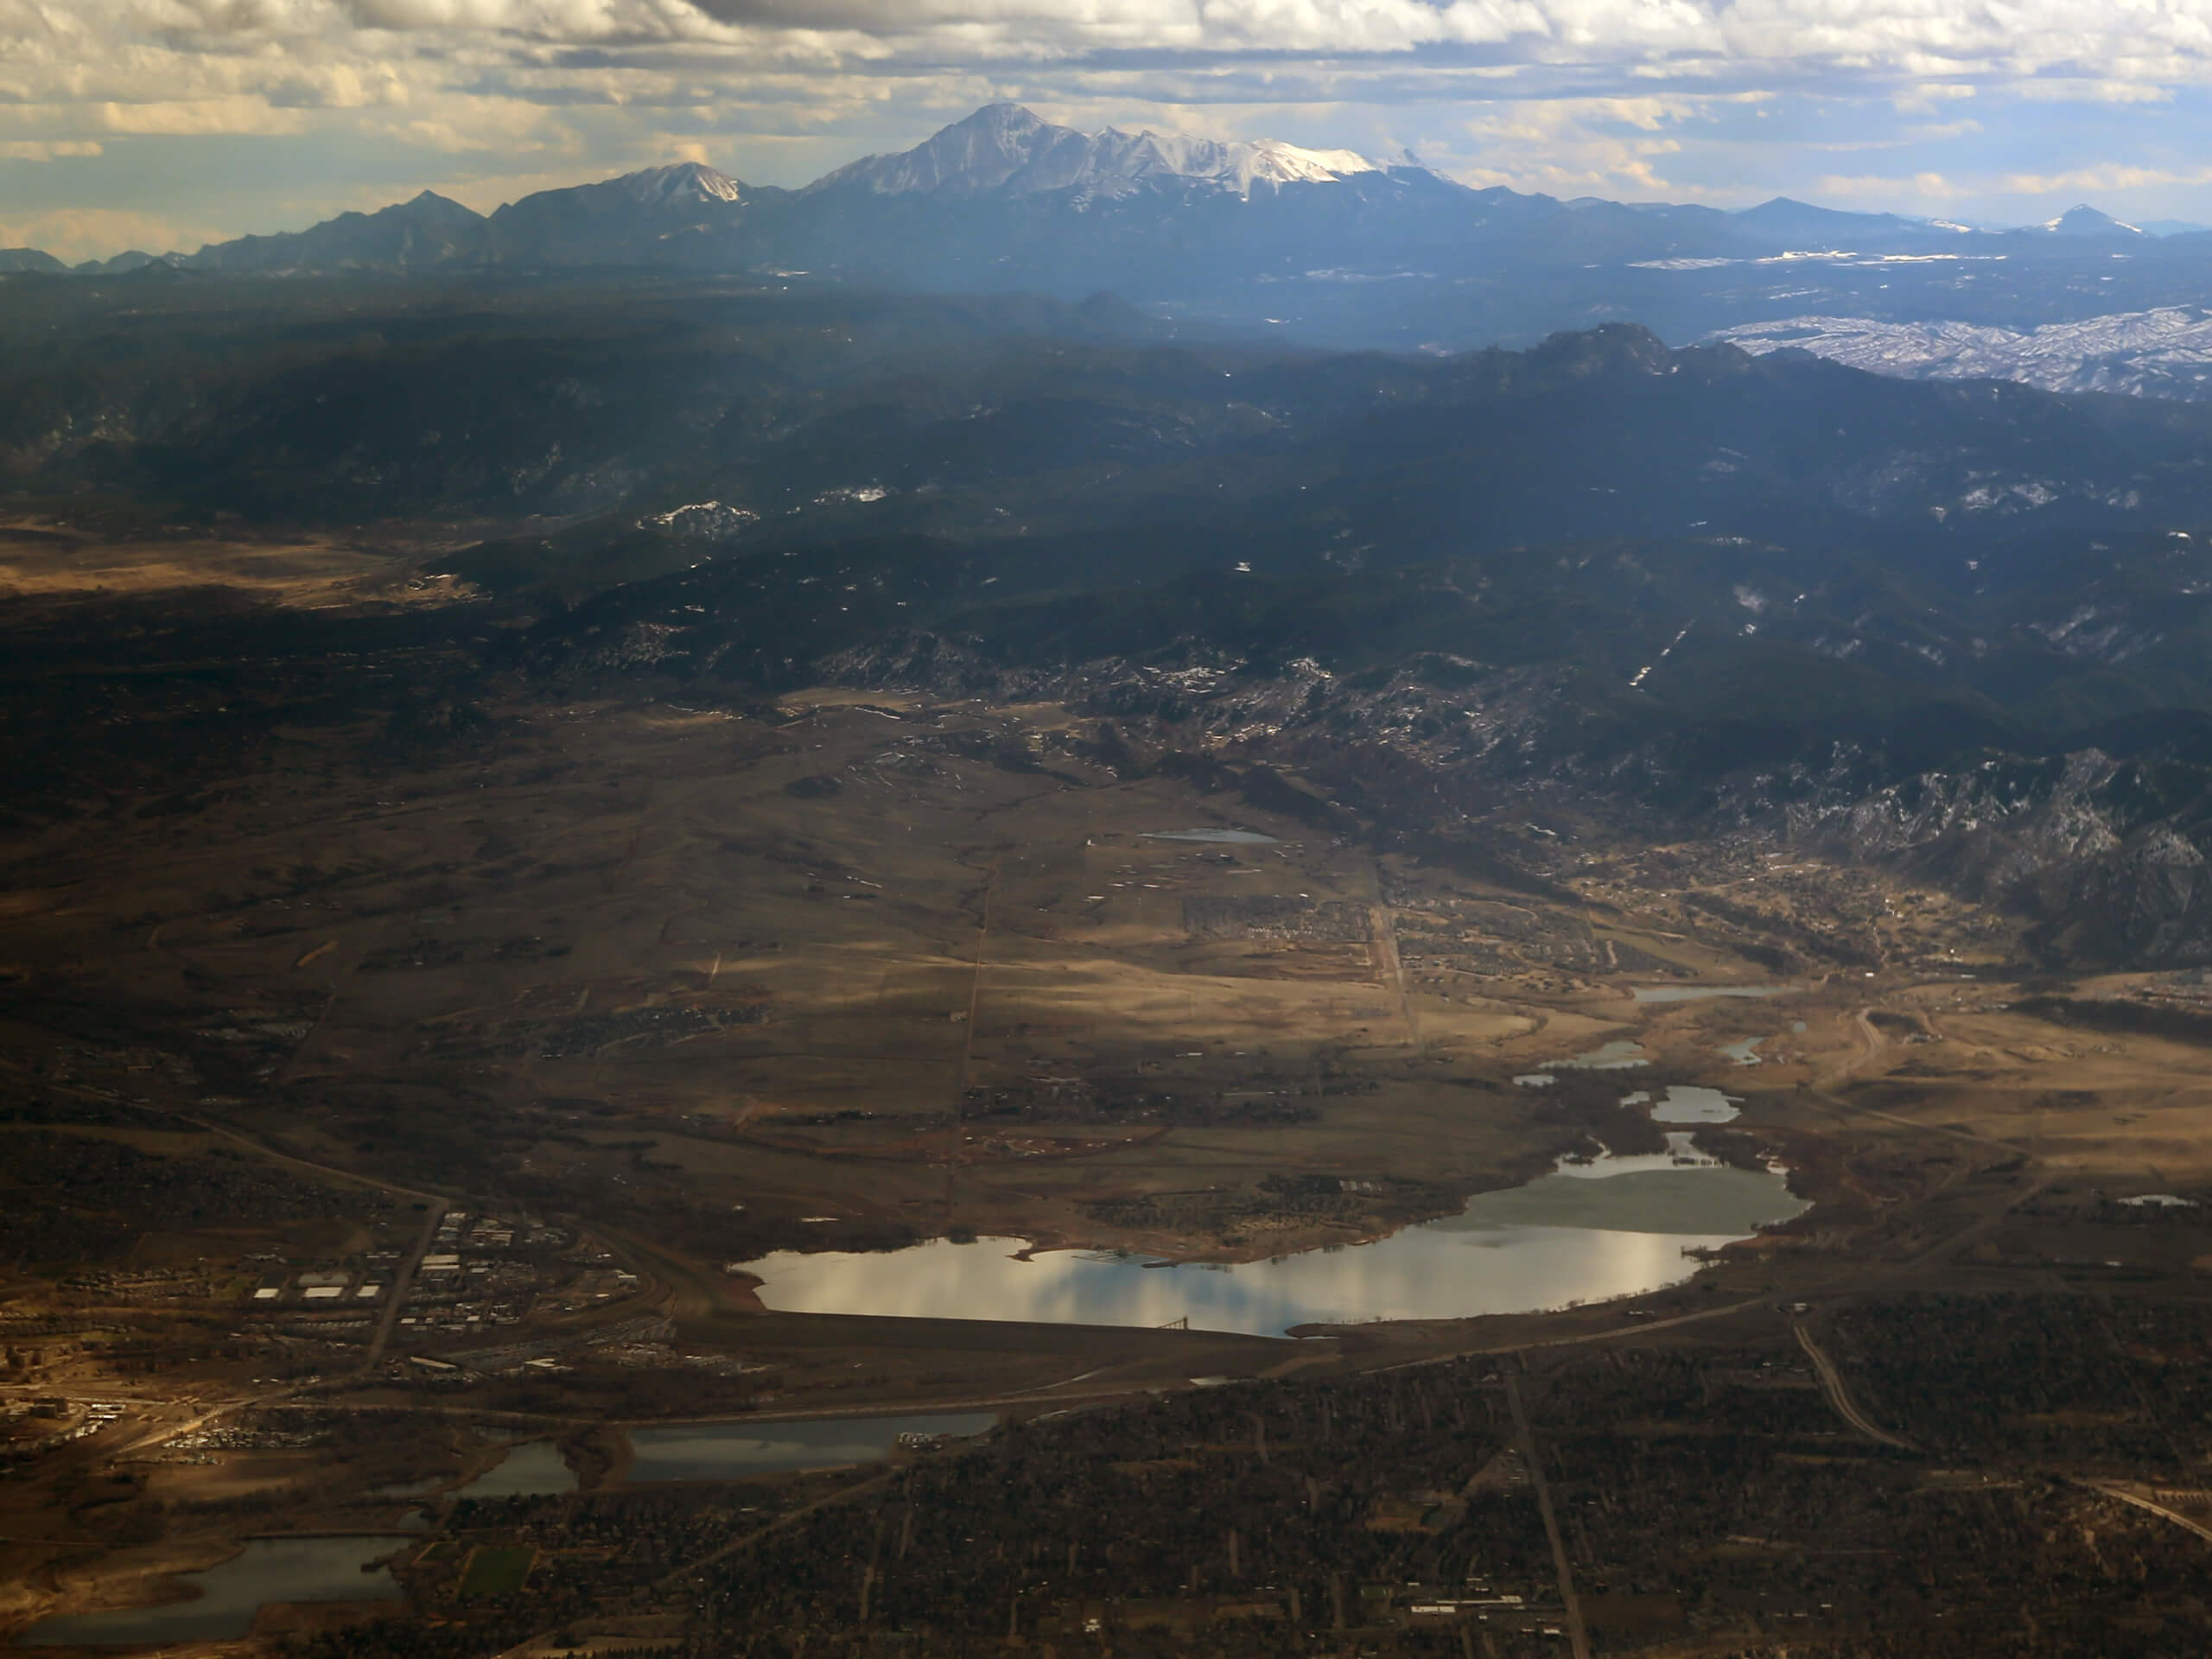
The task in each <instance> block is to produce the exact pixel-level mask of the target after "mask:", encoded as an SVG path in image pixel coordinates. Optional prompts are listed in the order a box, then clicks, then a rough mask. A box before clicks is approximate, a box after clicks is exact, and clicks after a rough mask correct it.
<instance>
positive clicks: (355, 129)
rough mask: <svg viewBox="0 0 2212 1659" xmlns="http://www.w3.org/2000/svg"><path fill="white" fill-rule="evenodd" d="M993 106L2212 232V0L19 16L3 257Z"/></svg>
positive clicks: (536, 2)
mask: <svg viewBox="0 0 2212 1659" xmlns="http://www.w3.org/2000/svg"><path fill="white" fill-rule="evenodd" d="M1000 99H1013V100H1016V101H1019V102H1021V103H1025V104H1027V105H1029V106H1030V107H1031V108H1032V109H1033V110H1035V111H1037V112H1038V113H1039V114H1040V115H1042V116H1045V117H1046V118H1048V119H1052V120H1055V121H1059V122H1063V123H1065V124H1069V125H1072V126H1079V127H1083V128H1085V129H1095V128H1097V127H1100V126H1106V125H1114V126H1121V127H1127V128H1138V127H1150V128H1153V129H1154V130H1177V131H1185V132H1193V133H1199V134H1204V135H1206V136H1210V137H1247V138H1256V137H1273V138H1281V139H1287V140H1288V141H1290V142H1292V143H1300V144H1306V145H1310V146H1313V147H1316V148H1336V147H1343V148H1349V149H1361V150H1365V151H1367V152H1369V153H1370V154H1383V155H1391V156H1395V155H1396V154H1397V153H1398V152H1400V151H1401V150H1404V149H1411V150H1413V151H1414V153H1415V154H1417V155H1418V156H1420V157H1421V159H1422V160H1423V161H1425V162H1428V163H1429V164H1430V165H1431V166H1433V167H1435V168H1439V169H1440V170H1441V171H1444V172H1446V173H1450V174H1452V175H1454V176H1456V177H1458V178H1460V179H1463V180H1465V181H1467V182H1469V183H1471V184H1477V185H1493V184H1503V185H1509V186H1511V187H1512V188H1516V189H1520V190H1539V191H1544V192H1547V193H1548V194H1554V195H1560V196H1576V195H1598V196H1605V197H1610V198H1612V199H1615V200H1638V201H1649V200H1668V201H1694V202H1706V203H1709V204H1711V205H1713V206H1715V207H1748V206H1751V205H1752V204H1754V203H1756V202H1759V201H1763V200H1766V199H1767V198H1769V197H1770V196H1775V195H1790V196H1795V197H1798V198H1800V199H1802V200H1812V201H1818V202H1821V203H1822V204H1824V205H1827V206H1833V207H1860V208H1884V209H1888V210H1891V211H1896V212H1903V213H1926V214H1931V215H1936V216H1941V217H1945V218H1952V219H1962V220H1967V221H1969V222H1973V223H1979V224H1991V225H2014V224H2023V223H2031V222H2034V221H2037V220H2039V219H2046V218H2049V217H2050V216H2052V215H2053V214H2055V213H2059V212H2061V211H2063V209H2065V208H2067V207H2071V206H2072V205H2073V204H2074V203H2075V202H2077V201H2083V200H2087V201H2090V202H2092V203H2094V204H2095V205H2097V206H2099V207H2103V208H2105V209H2107V211H2109V212H2112V213H2117V214H2119V215H2120V216H2121V217H2122V218H2126V219H2131V220H2133V221H2137V222H2141V221H2145V220H2160V219H2183V220H2190V221H2199V222H2203V223H2208V224H2212V0H1980V3H1963V0H1733V3H1715V0H0V247H5V246H33V247H42V248H45V249H47V250H48V251H52V252H54V253H55V254H58V255H60V256H61V257H66V258H72V259H74V258H84V257H98V256H104V255H106V254H111V253H114V252H118V251H121V250H123V249H125V248H130V247H137V248H143V249H146V250H149V251H166V250H169V249H179V250H183V251H192V250H194V249H196V248H198V247H199V246H200V245H202V244H204V243H206V242H208V241H213V240H220V239H223V238H228V237H232V236H236V235H240V234H243V233H246V232H268V231H277V230H289V229H298V228H300V227H302V226H305V225H308V224H310V223H313V222H315V220H317V219H325V218H327V217H329V216H330V215H331V214H333V213H337V212H340V211H343V210H345V209H346V208H374V207H381V206H383V205H385V204H386V203H388V202H391V201H394V200H403V199H404V198H406V197H408V196H410V195H412V194H415V193H416V191H418V190H421V189H424V188H431V189H435V190H438V191H440V192H442V194H448V195H450V196H453V197H455V198H457V199H458V200H462V201H465V202H467V203H468V204H469V205H470V206H471V207H476V208H479V209H482V210H487V211H488V210H489V209H491V208H493V207H496V206H498V205H499V203H500V202H502V201H507V200H513V199H514V198H515V197H517V196H519V195H524V194H528V193H529V192H531V190H535V189H542V188H546V187H548V186H551V185H561V184H573V183H577V182H580V181H584V180H588V179H593V178H601V177H606V176H607V175H612V174H615V173H620V172H625V171H628V170H631V169H632V168H639V167H644V166H649V165H654V164H657V163H660V162H668V161H675V160H696V161H703V162H709V163H710V164H712V165H713V166H715V167H718V168H721V169H722V170H723V171H724V172H727V173H729V174H732V175H734V176H736V177H738V178H741V179H743V180H746V181H751V182H756V183H765V184H799V183H803V182H804V181H807V180H809V179H810V178H813V177H816V176H817V175H820V174H822V173H824V172H827V171H828V170H829V169H830V168H833V167H836V166H837V165H839V164H841V163H842V162H847V161H849V160H852V159H853V158H854V157H855V156H860V155H863V154H867V153H869V152H873V151H881V150H889V149H904V148H906V147H907V146H909V145H911V144H913V143H918V142H919V141H920V140H921V139H923V138H925V137H927V136H928V135H929V134H930V133H931V132H932V131H933V130H936V129H937V128H938V127H940V126H943V125H944V124H946V123H948V122H950V121H953V120H956V119H957V118H960V117H961V116H963V115H964V114H966V113H967V112H968V111H970V110H972V109H974V108H976V106H977V105H982V104H985V103H990V102H994V101H996V100H1000Z"/></svg>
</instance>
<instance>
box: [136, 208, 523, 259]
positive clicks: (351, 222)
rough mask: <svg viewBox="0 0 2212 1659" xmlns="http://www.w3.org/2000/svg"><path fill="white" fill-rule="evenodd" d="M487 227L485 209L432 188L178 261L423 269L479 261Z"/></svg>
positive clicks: (223, 246)
mask: <svg viewBox="0 0 2212 1659" xmlns="http://www.w3.org/2000/svg"><path fill="white" fill-rule="evenodd" d="M483 226H484V217H483V215H482V214H480V213H476V212H474V211H473V210H472V209H469V208H467V207H462V206H461V203H459V202H457V201H453V200H448V198H446V197H444V196H441V195H438V194H435V192H433V191H429V190H425V191H423V193H422V194H420V195H418V196H416V198H415V199H414V200H412V201H404V202H401V203H399V204H398V205H397V206H396V207H385V208H381V209H379V210H378V212H376V213H340V215H339V216H338V217H337V218H335V219H326V220H324V221H323V222H322V223H321V224H320V225H317V226H314V227H313V228H312V229H309V230H305V231H293V232H284V233H283V234H281V235H277V236H246V237H240V238H238V240H237V241H235V242H222V243H218V244H216V245H213V246H210V247H205V248H202V249H200V251H199V252H198V253H195V254H194V255H192V256H190V257H188V258H186V259H183V260H181V261H179V262H178V263H180V264H182V265H184V266H186V267H187V268H188V269H191V270H262V271H268V270H428V269H430V268H432V267H435V266H439V265H448V264H467V263H473V262H474V258H475V257H476V256H477V253H478V251H479V249H480V245H481V238H482V233H483Z"/></svg>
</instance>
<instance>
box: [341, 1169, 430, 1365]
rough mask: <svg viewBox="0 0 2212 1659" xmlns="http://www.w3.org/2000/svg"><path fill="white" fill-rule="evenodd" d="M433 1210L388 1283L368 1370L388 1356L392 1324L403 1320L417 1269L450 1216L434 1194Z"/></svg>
mask: <svg viewBox="0 0 2212 1659" xmlns="http://www.w3.org/2000/svg"><path fill="white" fill-rule="evenodd" d="M446 1209H447V1205H446V1201H445V1200H444V1199H443V1198H432V1199H430V1200H429V1214H427V1215H425V1216H424V1217H423V1230H422V1232H421V1234H420V1235H419V1236H417V1237H416V1240H415V1248H414V1249H411V1250H410V1251H408V1252H407V1259H406V1260H405V1261H404V1262H401V1263H400V1264H399V1271H398V1272H397V1273H395V1274H392V1275H391V1284H389V1285H387V1286H386V1287H385V1298H384V1314H383V1317H382V1318H380V1319H378V1320H377V1332H376V1335H375V1336H373V1337H372V1338H370V1339H369V1352H368V1357H366V1358H365V1359H364V1360H363V1361H362V1362H361V1369H362V1370H365V1371H367V1370H374V1369H375V1368H376V1363H377V1362H378V1360H380V1359H382V1358H383V1357H384V1351H385V1344H387V1343H389V1342H390V1341H391V1332H392V1327H393V1326H395V1325H397V1324H398V1323H399V1310H400V1309H401V1308H402V1307H403V1306H405V1305H406V1302H407V1293H408V1292H409V1291H410V1290H412V1289H413V1288H414V1287H415V1270H416V1268H419V1267H421V1266H422V1265H423V1257H424V1256H425V1255H429V1250H430V1241H431V1240H432V1239H434V1238H435V1237H436V1236H438V1224H439V1223H440V1222H442V1221H443V1220H444V1219H445V1218H446Z"/></svg>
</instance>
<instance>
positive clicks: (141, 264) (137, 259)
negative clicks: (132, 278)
mask: <svg viewBox="0 0 2212 1659" xmlns="http://www.w3.org/2000/svg"><path fill="white" fill-rule="evenodd" d="M176 263H177V256H176V255H175V254H173V253H148V252H146V251H144V250H143V249H142V248H132V249H130V251H127V252H124V253H118V254H117V255H115V256H114V257H112V258H108V259H87V260H86V261H85V262H84V263H83V264H79V265H73V266H71V267H70V269H71V270H73V271H75V272H77V273H78V274H79V276H84V277H122V276H126V275H128V274H129V273H130V272H131V271H134V270H144V269H145V268H146V267H147V266H148V265H169V264H176Z"/></svg>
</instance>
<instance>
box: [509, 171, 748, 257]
mask: <svg viewBox="0 0 2212 1659" xmlns="http://www.w3.org/2000/svg"><path fill="white" fill-rule="evenodd" d="M787 194H789V193H788V192H786V191H783V190H778V189H774V188H760V187H756V186H753V185H746V184H740V183H739V182H738V181H736V180H735V179H733V178H731V177H729V176H728V175H727V174H723V173H717V172H715V169H714V168H710V167H702V166H701V165H700V164H699V163H698V162H678V163H677V164H676V165H674V166H671V167H654V168H646V169H645V171H643V172H641V173H626V174H625V175H622V176H621V177H620V178H617V179H607V180H604V181H601V182H600V183H597V184H580V185H574V186H571V187H569V188H567V189H563V190H541V191H539V192H538V193H537V194H536V195H532V196H524V198H523V199H522V200H519V201H515V202H510V203H508V204H507V205H506V206H505V207H501V208H500V209H499V211H498V212H496V213H493V215H492V217H491V219H489V220H488V221H487V222H486V226H485V232H486V233H485V238H484V242H483V250H484V257H486V259H487V260H488V261H490V262H491V263H493V264H510V265H523V266H531V265H567V266H574V265H659V264H670V263H682V264H691V263H697V262H699V261H701V260H719V261H720V262H721V263H724V264H740V263H741V262H742V260H743V257H744V248H743V245H742V242H741V238H740V236H739V227H740V226H741V224H742V223H743V222H744V220H745V219H746V217H747V210H748V209H749V208H752V207H755V206H758V205H759V204H760V203H762V202H765V201H771V200H779V199H781V198H783V197H785V196H786V195H787Z"/></svg>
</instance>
